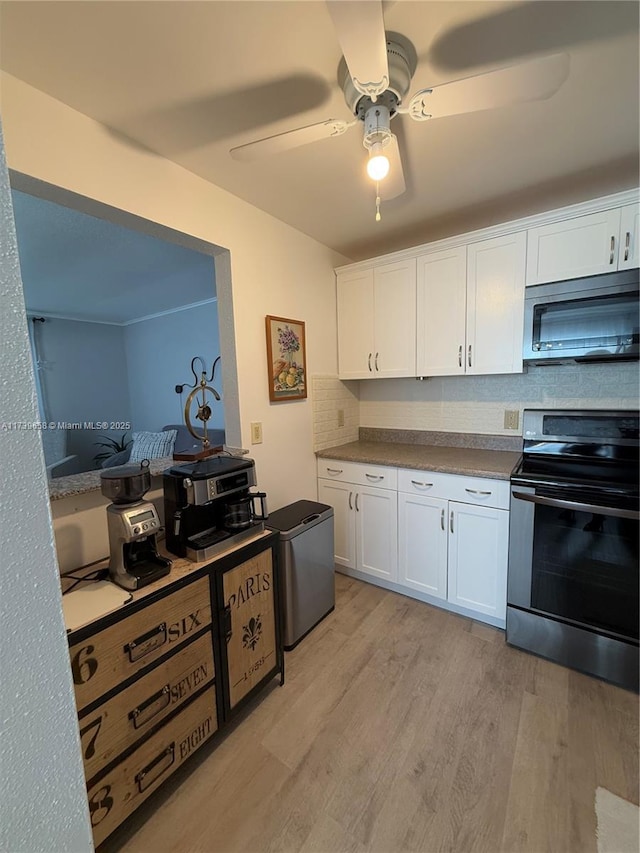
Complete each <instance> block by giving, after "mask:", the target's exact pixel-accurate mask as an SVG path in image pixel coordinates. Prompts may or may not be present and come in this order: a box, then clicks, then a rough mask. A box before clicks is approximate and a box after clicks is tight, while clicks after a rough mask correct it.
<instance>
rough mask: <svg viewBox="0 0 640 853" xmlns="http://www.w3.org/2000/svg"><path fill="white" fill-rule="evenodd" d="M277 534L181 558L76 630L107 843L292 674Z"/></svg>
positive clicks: (84, 743)
mask: <svg viewBox="0 0 640 853" xmlns="http://www.w3.org/2000/svg"><path fill="white" fill-rule="evenodd" d="M277 540H278V537H277V534H274V533H265V534H262V535H259V536H258V537H257V538H256V539H255V540H252V541H251V542H249V543H247V544H244V545H241V546H239V547H236V548H235V549H232V550H230V551H229V552H227V553H225V554H223V555H221V556H220V557H218V558H217V559H216V560H215V561H213V562H209V563H206V562H205V563H190V562H188V561H187V560H181V559H175V560H174V563H173V566H172V571H171V573H170V574H169V575H168V576H166V577H165V578H162V579H161V580H159V581H157V582H156V583H154V584H150V585H149V586H147V587H144V588H143V589H141V590H138V591H136V592H135V593H133V596H132V600H131V601H130V602H129V603H127V604H125V605H123V606H122V607H120V608H119V609H117V610H115V611H114V612H113V613H110V614H108V615H105V616H103V617H101V618H99V619H97V620H95V621H94V622H92V623H89V624H87V625H85V626H82V627H81V628H78V629H76V630H73V631H71V632H70V633H69V652H70V660H71V670H72V674H73V681H74V687H75V694H76V705H77V709H78V719H79V729H80V741H81V748H82V754H83V760H84V768H85V777H86V780H87V797H88V802H89V811H90V818H91V825H92V829H93V836H94V842H95V844H96V845H98V844H101V843H102V842H103V841H104V840H105V839H106V838H107V837H108V836H109V835H110V834H111V833H112V832H113V831H114V830H115V829H116V827H118V826H119V825H120V824H121V823H122V822H123V821H124V820H125V819H126V818H127V817H128V816H129V815H131V814H132V813H133V811H135V810H136V809H137V808H138V806H139V805H140V804H141V803H142V802H144V801H145V800H146V799H147V798H148V797H149V796H151V795H152V794H153V793H154V791H155V790H157V788H159V787H160V786H161V785H162V784H163V782H164V781H165V780H166V779H167V778H169V777H170V776H171V775H172V774H173V773H174V772H175V770H176V769H177V768H178V767H179V766H180V765H181V764H182V763H184V762H185V761H186V760H187V759H188V758H189V757H190V755H192V754H193V753H194V752H195V751H196V750H198V749H199V748H200V747H201V746H202V745H203V744H205V743H207V742H208V741H210V740H211V739H212V738H213V737H214V735H215V734H216V732H217V731H219V730H220V729H221V728H223V727H224V725H225V724H226V723H227V722H228V721H229V720H230V719H231V718H232V717H233V716H234V715H235V714H236V713H237V712H238V711H239V710H240V709H241V708H242V707H243V706H244V705H245V704H246V702H248V701H249V700H250V699H251V698H252V697H253V696H254V695H256V694H257V693H258V692H259V691H260V690H261V689H262V688H263V687H264V686H266V684H267V683H268V682H269V681H270V680H271V679H272V678H273V677H274V676H275V675H278V674H279V675H280V681H281V683H282V681H283V678H284V654H283V647H282V639H281V615H280V604H279V602H280V597H279V596H280V592H279V575H278V564H277V547H276V545H277ZM63 583H64V579H63ZM87 594H88V593H87Z"/></svg>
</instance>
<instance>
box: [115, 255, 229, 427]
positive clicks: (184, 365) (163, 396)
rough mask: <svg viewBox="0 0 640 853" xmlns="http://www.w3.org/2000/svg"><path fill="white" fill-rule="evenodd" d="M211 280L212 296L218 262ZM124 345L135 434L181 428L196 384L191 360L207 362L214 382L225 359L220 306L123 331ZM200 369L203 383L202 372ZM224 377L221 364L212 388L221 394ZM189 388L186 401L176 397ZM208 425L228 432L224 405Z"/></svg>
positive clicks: (152, 320) (165, 317) (184, 396)
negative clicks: (220, 359)
mask: <svg viewBox="0 0 640 853" xmlns="http://www.w3.org/2000/svg"><path fill="white" fill-rule="evenodd" d="M211 274H212V290H213V286H214V281H213V259H211ZM124 340H125V346H126V351H127V363H128V365H129V393H130V395H131V420H132V423H133V426H134V429H136V430H150V431H152V432H155V431H158V430H160V429H162V427H163V426H164V425H165V424H177V423H182V422H183V419H184V405H185V403H186V401H187V396H188V394H189V392H190V391H191V388H189V387H188V386H189V385H193V383H194V381H195V380H194V378H193V374H192V373H191V360H192V359H193V358H194V356H197V355H198V356H200V357H201V358H203V359H204V363H205V365H206V369H207V371H208V376H210V375H211V368H212V366H213V362H214V361H215V359H216V358H217V357H218V356H219V355H220V335H219V333H218V306H217V304H216V303H215V302H210V303H208V304H206V305H201V306H198V307H196V308H186V309H183V310H180V311H173V312H172V313H171V314H163V315H162V316H160V317H151V318H149V319H147V320H141V321H140V322H138V323H131V324H130V325H128V326H125V328H124ZM195 369H196V373H198V379H199V378H200V374H199V368H198V367H197V366H196V368H195ZM220 377H221V368H220V364H219V363H218V366H217V368H216V374H215V378H214V381H213V383H212V387H213V388H215V389H216V391H218V392H220V390H221V385H220ZM185 383H187V387H185V389H184V392H183V393H182V396H180V395H178V394H176V391H175V386H176V385H184V384H185ZM192 411H195V407H194V408H193V409H192ZM192 418H193V415H192ZM208 425H209V427H210V428H212V429H223V428H224V410H223V404H222V403H214V404H213V416H212V417H211V420H210V421H209V424H208Z"/></svg>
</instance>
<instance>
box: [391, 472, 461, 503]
mask: <svg viewBox="0 0 640 853" xmlns="http://www.w3.org/2000/svg"><path fill="white" fill-rule="evenodd" d="M448 478H449V475H447V474H440V473H439V472H437V471H419V470H414V469H410V468H399V469H398V491H399V492H406V493H408V494H410V495H424V496H425V497H431V498H447V493H446V492H447V487H446V483H447V480H448Z"/></svg>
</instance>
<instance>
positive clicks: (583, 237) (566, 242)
mask: <svg viewBox="0 0 640 853" xmlns="http://www.w3.org/2000/svg"><path fill="white" fill-rule="evenodd" d="M620 219H621V217H620V208H614V209H613V210H603V211H602V212H600V213H590V214H588V215H587V216H578V217H576V218H575V219H565V220H564V221H561V222H554V223H552V224H551V225H540V226H539V227H537V228H530V229H529V231H528V245H527V284H543V283H544V282H547V281H564V280H566V279H570V278H581V277H582V276H588V275H598V274H600V273H605V272H614V271H615V270H617V269H618V250H619V240H620Z"/></svg>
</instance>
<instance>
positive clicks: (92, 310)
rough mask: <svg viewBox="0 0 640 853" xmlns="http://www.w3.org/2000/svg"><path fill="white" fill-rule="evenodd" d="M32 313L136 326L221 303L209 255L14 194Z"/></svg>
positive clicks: (24, 282)
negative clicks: (157, 317)
mask: <svg viewBox="0 0 640 853" xmlns="http://www.w3.org/2000/svg"><path fill="white" fill-rule="evenodd" d="M12 200H13V210H14V217H15V222H16V235H17V238H18V254H19V258H20V271H21V274H22V282H23V288H24V295H25V303H26V306H27V311H28V312H29V313H36V314H46V315H55V316H58V317H68V318H70V319H74V320H86V321H93V322H101V323H116V324H123V323H130V322H132V321H135V320H139V319H141V318H143V317H149V316H153V315H155V314H161V313H166V312H168V311H175V310H176V309H178V308H184V307H187V306H189V305H192V304H194V303H200V302H204V301H206V300H211V299H212V298H213V297H215V271H214V261H213V258H212V257H210V256H209V255H205V254H202V253H200V252H195V251H193V250H191V249H186V248H184V247H182V246H178V245H176V244H174V243H169V242H165V241H164V240H159V239H158V238H157V237H151V236H149V235H146V234H141V233H140V232H138V231H132V230H130V229H129V228H124V227H122V226H121V225H115V224H113V223H111V222H106V221H105V220H103V219H97V218H96V217H94V216H88V215H87V214H85V213H80V212H79V211H77V210H72V209H70V208H68V207H63V206H62V205H59V204H55V203H54V202H52V201H46V200H44V199H40V198H35V197H34V196H31V195H28V194H26V193H23V192H19V191H17V190H13V191H12Z"/></svg>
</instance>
